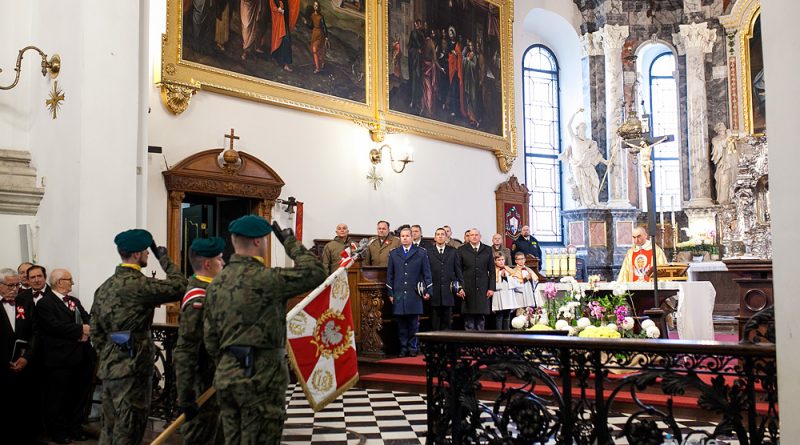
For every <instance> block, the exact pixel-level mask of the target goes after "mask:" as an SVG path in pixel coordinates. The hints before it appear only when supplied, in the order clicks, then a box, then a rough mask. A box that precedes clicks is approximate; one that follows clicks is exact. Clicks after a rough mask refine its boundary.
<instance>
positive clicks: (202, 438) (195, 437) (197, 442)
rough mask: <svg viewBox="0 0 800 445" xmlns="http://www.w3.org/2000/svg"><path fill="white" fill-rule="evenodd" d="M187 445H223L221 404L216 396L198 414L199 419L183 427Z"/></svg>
mask: <svg viewBox="0 0 800 445" xmlns="http://www.w3.org/2000/svg"><path fill="white" fill-rule="evenodd" d="M181 435H182V436H183V443H184V444H185V445H222V444H224V443H225V440H224V439H223V435H222V425H221V422H220V419H219V404H218V403H217V396H216V395H214V396H212V397H211V398H210V399H208V401H207V402H206V403H204V404H203V406H201V407H200V410H199V411H198V412H197V417H195V418H194V419H192V420H191V421H190V422H186V423H184V424H183V426H182V427H181Z"/></svg>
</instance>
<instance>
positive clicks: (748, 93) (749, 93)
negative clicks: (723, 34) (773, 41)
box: [741, 6, 767, 135]
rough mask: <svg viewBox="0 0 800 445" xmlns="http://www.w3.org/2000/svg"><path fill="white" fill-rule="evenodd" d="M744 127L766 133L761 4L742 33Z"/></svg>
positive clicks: (759, 133)
mask: <svg viewBox="0 0 800 445" xmlns="http://www.w3.org/2000/svg"><path fill="white" fill-rule="evenodd" d="M741 36H742V37H741V38H742V41H741V48H742V60H744V66H743V67H742V68H743V69H742V86H743V90H744V97H743V99H744V113H745V114H744V128H745V131H746V132H748V133H750V134H753V135H763V134H764V133H766V130H767V125H766V89H765V82H764V57H763V52H762V40H761V6H758V7H757V8H755V10H753V12H752V15H751V16H750V18H749V20H748V22H747V28H746V29H744V30H742V33H741Z"/></svg>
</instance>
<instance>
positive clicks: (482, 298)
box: [458, 229, 495, 331]
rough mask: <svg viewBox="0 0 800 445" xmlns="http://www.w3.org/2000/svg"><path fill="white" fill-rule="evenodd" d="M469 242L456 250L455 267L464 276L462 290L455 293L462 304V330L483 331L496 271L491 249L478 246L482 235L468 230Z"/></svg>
mask: <svg viewBox="0 0 800 445" xmlns="http://www.w3.org/2000/svg"><path fill="white" fill-rule="evenodd" d="M468 234H469V241H468V242H467V243H465V244H464V245H463V246H461V247H459V248H458V264H459V267H460V268H461V273H462V275H463V276H464V288H463V289H461V290H460V291H459V293H458V296H459V297H461V298H462V299H463V300H464V302H463V303H462V305H461V316H462V317H464V330H467V331H482V330H484V329H485V323H486V314H488V313H489V311H490V309H491V307H492V305H491V298H492V295H494V288H495V272H494V259H493V258H492V248H491V247H489V246H487V245H486V244H483V243H481V232H480V231H479V230H478V229H469V230H468Z"/></svg>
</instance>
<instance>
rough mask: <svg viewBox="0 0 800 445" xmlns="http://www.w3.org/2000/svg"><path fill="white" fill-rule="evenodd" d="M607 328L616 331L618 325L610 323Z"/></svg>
mask: <svg viewBox="0 0 800 445" xmlns="http://www.w3.org/2000/svg"><path fill="white" fill-rule="evenodd" d="M606 327H607V328H608V329H614V330H617V325H616V324H614V323H609V324H607V325H606Z"/></svg>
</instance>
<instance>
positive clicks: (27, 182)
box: [0, 150, 44, 215]
mask: <svg viewBox="0 0 800 445" xmlns="http://www.w3.org/2000/svg"><path fill="white" fill-rule="evenodd" d="M30 164H31V155H30V153H29V152H27V151H21V150H0V213H4V214H9V215H35V214H36V213H37V212H38V211H39V203H41V201H42V198H43V197H44V188H40V187H37V186H36V169H34V168H33V167H31V165H30Z"/></svg>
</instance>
